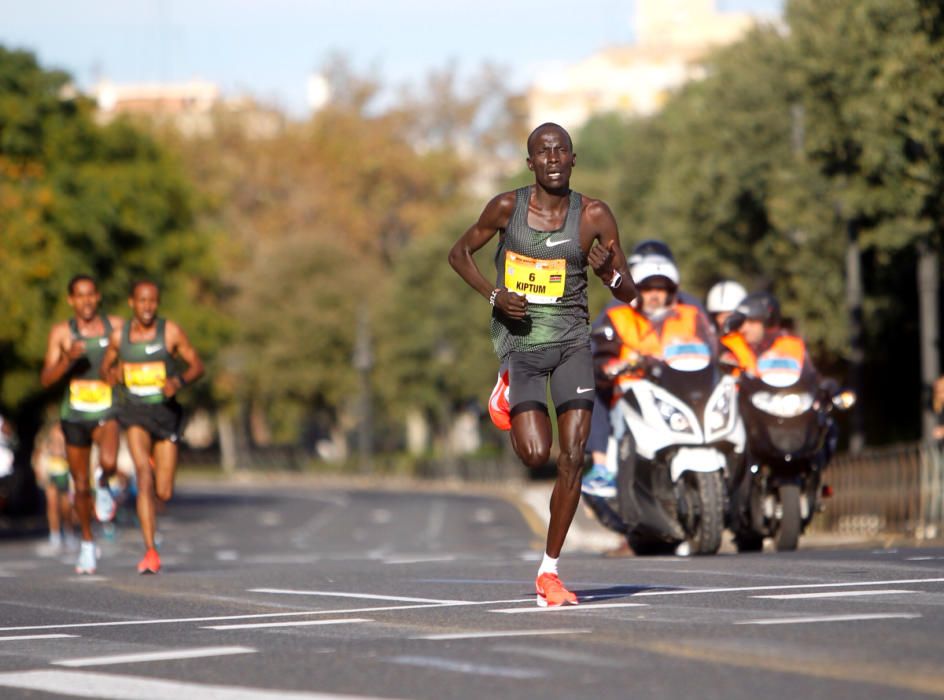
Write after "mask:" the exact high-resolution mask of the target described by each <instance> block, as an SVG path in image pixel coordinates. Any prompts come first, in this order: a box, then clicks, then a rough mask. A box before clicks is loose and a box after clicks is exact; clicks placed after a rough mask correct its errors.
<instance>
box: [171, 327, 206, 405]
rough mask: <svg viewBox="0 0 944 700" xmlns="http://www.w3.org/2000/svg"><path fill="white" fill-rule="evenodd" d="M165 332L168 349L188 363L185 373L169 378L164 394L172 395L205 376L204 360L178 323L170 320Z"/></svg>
mask: <svg viewBox="0 0 944 700" xmlns="http://www.w3.org/2000/svg"><path fill="white" fill-rule="evenodd" d="M164 332H165V334H166V335H165V337H166V340H167V349H168V350H169V351H170V352H171V354H172V355H175V356H177V357H180V358H181V359H182V360H183V361H184V362H186V363H187V369H186V371H185V372H184V373H183V374H181V375H178V376H174V377H170V378H168V380H167V383H166V384H164V395H165V396H168V397H170V396H174V395H175V394H176V393H177V392H178V391H180V390H181V389H182V388H183V387H184V386H185V385H187V384H192V383H193V382H195V381H197V380H198V379H199V378H200V377H202V376H203V360H201V359H200V355H199V354H198V353H197V349H196V348H195V347H193V345H191V344H190V339H189V338H188V337H187V334H186V333H184V331H183V329H182V328H181V327H180V326H178V325H177V324H176V323H174V322H173V321H168V322H167V328H166V330H165V331H164Z"/></svg>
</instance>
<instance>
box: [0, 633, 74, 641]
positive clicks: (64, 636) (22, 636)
mask: <svg viewBox="0 0 944 700" xmlns="http://www.w3.org/2000/svg"><path fill="white" fill-rule="evenodd" d="M78 636H79V635H77V634H18V635H16V636H14V637H0V642H25V641H26V640H28V639H69V638H72V639H77V638H78Z"/></svg>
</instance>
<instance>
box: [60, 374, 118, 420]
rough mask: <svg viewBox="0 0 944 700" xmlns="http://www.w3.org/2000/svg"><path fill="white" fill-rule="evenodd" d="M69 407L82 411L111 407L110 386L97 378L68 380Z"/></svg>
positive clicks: (102, 409)
mask: <svg viewBox="0 0 944 700" xmlns="http://www.w3.org/2000/svg"><path fill="white" fill-rule="evenodd" d="M69 407H70V408H72V409H75V410H76V411H82V412H84V413H95V412H98V411H105V410H107V409H109V408H111V387H110V386H108V385H107V384H106V383H105V382H103V381H99V380H98V379H73V380H72V381H71V382H69Z"/></svg>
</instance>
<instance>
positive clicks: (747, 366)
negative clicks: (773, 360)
mask: <svg viewBox="0 0 944 700" xmlns="http://www.w3.org/2000/svg"><path fill="white" fill-rule="evenodd" d="M721 343H722V344H723V345H724V346H725V347H726V348H727V349H728V350H730V351H731V352H732V353H733V354H734V357H735V358H736V359H737V363H738V366H739V367H740V368H741V371H742V372H747V373H748V374H753V375H755V376H756V375H757V353H756V352H754V350H753V348H751V346H750V345H748V343H747V341H746V340H744V336H743V335H741V334H740V333H738V332H737V331H735V332H734V333H728V334H727V335H726V336H724V337H723V338H722V339H721ZM764 355H775V356H777V357H791V358H793V359H795V360H796V361H797V362H798V363H799V364H800V366H801V367H802V366H803V364H804V362H805V361H806V343H804V342H803V339H802V338H800V337H798V336H795V335H790V334H788V333H784V334H782V335H778V336H777V337H776V338H774V341H773V342H772V343H771V344H770V347H769V348H767V349H766V350H764V351H763V352H761V356H764Z"/></svg>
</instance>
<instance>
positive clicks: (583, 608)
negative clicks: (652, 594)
mask: <svg viewBox="0 0 944 700" xmlns="http://www.w3.org/2000/svg"><path fill="white" fill-rule="evenodd" d="M532 602H534V601H532ZM648 607H649V606H648V605H647V604H645V603H596V604H594V605H557V606H555V607H553V608H540V607H538V606H535V607H533V608H497V609H495V610H489V612H493V613H506V614H509V615H514V614H516V613H551V612H590V611H592V610H600V609H601V608H648Z"/></svg>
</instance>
